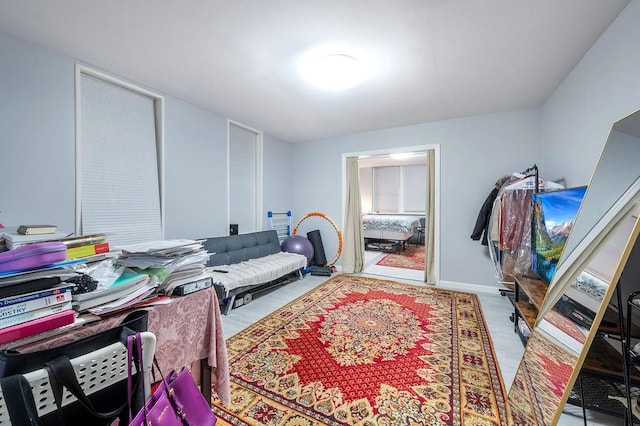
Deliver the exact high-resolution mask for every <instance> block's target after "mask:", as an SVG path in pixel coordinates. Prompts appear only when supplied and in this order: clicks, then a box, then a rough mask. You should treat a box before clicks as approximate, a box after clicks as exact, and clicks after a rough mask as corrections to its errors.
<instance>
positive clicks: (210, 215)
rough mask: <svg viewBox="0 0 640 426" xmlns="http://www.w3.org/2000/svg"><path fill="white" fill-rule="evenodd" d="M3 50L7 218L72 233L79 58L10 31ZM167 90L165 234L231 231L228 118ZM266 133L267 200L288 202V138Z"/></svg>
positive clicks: (3, 207)
mask: <svg viewBox="0 0 640 426" xmlns="http://www.w3.org/2000/svg"><path fill="white" fill-rule="evenodd" d="M0 57H2V58H3V60H2V62H1V65H0V116H1V117H2V120H0V211H1V212H2V213H0V223H2V224H4V225H5V226H9V225H18V224H21V223H53V224H56V225H58V226H59V227H60V228H61V229H63V230H68V231H69V232H73V230H74V224H75V103H74V102H75V100H74V78H75V74H74V73H75V71H74V67H75V62H76V60H75V59H74V58H70V57H66V56H63V55H60V54H58V53H56V52H53V51H51V50H47V49H44V48H41V47H38V46H34V45H32V44H29V43H26V42H23V41H21V40H18V39H15V38H13V37H11V36H9V35H7V34H4V33H0ZM79 59H80V60H81V59H82V58H79ZM102 71H105V72H108V70H102ZM119 77H121V78H123V79H125V80H126V76H119ZM150 89H151V90H154V89H153V88H150ZM154 91H155V90H154ZM156 92H157V91H156ZM164 96H165V193H164V195H165V208H166V211H165V236H166V237H167V238H202V237H211V236H217V235H227V234H228V232H229V230H228V224H227V182H226V179H227V154H226V146H227V129H226V118H224V117H222V116H220V115H218V114H214V113H211V112H209V111H205V110H203V109H201V108H198V107H196V106H193V105H191V104H189V103H187V102H184V101H182V100H180V99H177V98H174V97H171V96H168V95H166V94H165V95H164ZM264 141H265V142H264V149H265V153H266V154H265V162H266V164H265V166H264V170H263V182H264V186H265V188H266V190H265V197H264V202H263V203H264V206H265V208H274V209H275V208H285V207H286V208H287V209H290V208H291V207H290V206H291V201H290V194H291V184H290V176H291V171H290V168H289V167H288V164H289V163H290V161H289V159H290V155H291V151H290V148H289V146H290V144H289V143H288V142H285V141H282V140H279V139H277V138H274V137H270V136H268V135H265V138H264ZM275 157H277V161H276V158H275ZM272 206H273V207H272ZM265 218H266V212H265ZM264 225H265V226H266V220H265V221H264Z"/></svg>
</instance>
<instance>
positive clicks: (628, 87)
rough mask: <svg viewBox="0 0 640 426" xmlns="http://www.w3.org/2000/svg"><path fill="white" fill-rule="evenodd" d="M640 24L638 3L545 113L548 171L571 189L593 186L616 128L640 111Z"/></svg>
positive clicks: (587, 56) (622, 16)
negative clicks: (617, 122) (607, 143)
mask: <svg viewBox="0 0 640 426" xmlns="http://www.w3.org/2000/svg"><path fill="white" fill-rule="evenodd" d="M639 22H640V2H638V1H632V2H630V3H629V5H628V6H627V7H626V8H625V9H624V10H623V11H622V13H621V14H620V15H619V16H618V18H617V19H616V20H615V21H614V22H613V23H612V24H611V26H610V27H609V28H608V29H607V30H606V31H605V32H604V34H603V35H602V36H601V37H600V38H599V39H598V40H597V41H596V43H595V44H594V45H593V47H592V48H591V49H590V50H589V51H588V52H587V53H586V54H585V56H584V57H583V58H582V60H581V61H580V62H579V63H578V65H576V67H575V68H574V69H573V71H572V72H571V73H570V74H569V75H568V76H567V78H566V79H565V80H564V81H563V82H562V84H561V85H560V86H559V87H558V89H557V90H556V91H555V92H554V93H553V95H552V96H550V97H549V99H548V100H547V102H546V103H545V104H544V107H543V108H542V115H541V126H542V139H541V140H542V144H541V147H542V165H543V167H544V170H547V171H548V172H549V173H551V174H553V175H554V176H564V177H566V179H567V186H580V185H586V184H588V183H589V180H590V179H591V174H592V173H593V170H594V168H595V165H596V162H597V160H598V157H599V156H600V152H601V151H602V148H603V146H604V143H605V142H606V140H607V136H608V134H609V131H610V130H611V126H612V124H613V123H614V122H615V121H617V120H619V119H621V118H623V117H624V116H626V115H628V114H630V113H632V112H634V111H636V110H637V109H639V108H640V55H639V54H638V48H639V46H640V25H638V23H639Z"/></svg>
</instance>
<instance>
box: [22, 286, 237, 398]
mask: <svg viewBox="0 0 640 426" xmlns="http://www.w3.org/2000/svg"><path fill="white" fill-rule="evenodd" d="M144 310H146V311H148V312H149V324H148V330H149V331H151V332H152V333H154V334H155V335H156V339H157V343H156V359H157V360H158V364H159V365H160V368H161V370H162V372H163V373H164V374H168V373H169V371H171V370H173V369H175V370H178V371H179V370H180V369H181V368H182V367H183V366H187V365H191V364H193V363H194V362H196V361H200V375H201V379H200V383H201V386H202V391H203V394H205V396H207V390H209V392H208V396H209V397H210V396H211V392H210V389H211V383H214V384H215V391H216V394H217V395H218V397H219V398H220V400H221V401H222V403H223V404H225V405H227V404H229V398H230V388H229V364H228V362H227V347H226V344H225V341H224V331H223V329H222V317H221V314H220V307H219V306H218V298H217V296H216V292H215V290H214V289H213V288H210V289H206V290H201V291H198V292H195V293H192V294H189V295H187V296H182V297H174V298H171V303H169V304H167V305H154V306H147V307H145V308H144ZM127 313H128V312H125V313H121V314H117V315H114V316H111V317H107V318H105V319H103V320H100V321H97V322H93V323H89V324H87V325H85V326H83V327H80V328H72V329H71V330H70V331H69V332H68V333H65V334H63V335H58V336H53V337H50V338H45V339H43V340H40V341H37V342H34V343H30V344H26V345H24V346H18V347H14V349H17V350H19V351H21V352H32V351H36V350H40V349H44V348H47V347H51V346H59V345H62V344H65V343H68V342H72V341H74V340H77V339H80V338H82V337H85V336H89V335H91V334H94V333H99V332H100V331H103V330H107V329H109V328H112V327H114V326H116V325H118V324H119V323H120V322H121V321H122V319H123V318H124V317H125V316H126V315H127ZM209 400H210V399H209Z"/></svg>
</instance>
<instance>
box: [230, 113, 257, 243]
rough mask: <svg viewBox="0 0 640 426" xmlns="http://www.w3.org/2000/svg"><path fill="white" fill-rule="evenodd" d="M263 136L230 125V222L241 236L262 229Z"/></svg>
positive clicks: (239, 126)
mask: <svg viewBox="0 0 640 426" xmlns="http://www.w3.org/2000/svg"><path fill="white" fill-rule="evenodd" d="M261 182H262V133H261V132H259V131H256V130H253V129H250V128H248V127H245V126H242V125H240V124H238V123H233V122H229V223H230V224H237V225H238V233H240V234H246V233H249V232H255V231H259V230H260V229H261V227H262V221H261V214H260V212H261V210H262V208H261V204H262V201H261V200H262V183H261Z"/></svg>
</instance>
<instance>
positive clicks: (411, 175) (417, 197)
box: [402, 164, 427, 213]
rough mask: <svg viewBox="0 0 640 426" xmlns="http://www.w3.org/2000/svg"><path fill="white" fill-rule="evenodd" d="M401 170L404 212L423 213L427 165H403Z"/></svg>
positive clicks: (425, 201)
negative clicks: (402, 174) (402, 175)
mask: <svg viewBox="0 0 640 426" xmlns="http://www.w3.org/2000/svg"><path fill="white" fill-rule="evenodd" d="M402 170H403V173H404V179H403V180H402V186H403V197H402V198H403V205H404V212H405V213H424V211H425V208H426V204H427V165H426V164H416V165H411V166H403V167H402Z"/></svg>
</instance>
